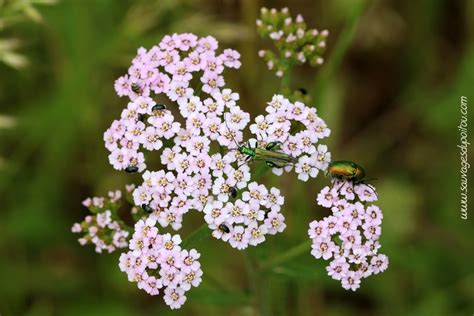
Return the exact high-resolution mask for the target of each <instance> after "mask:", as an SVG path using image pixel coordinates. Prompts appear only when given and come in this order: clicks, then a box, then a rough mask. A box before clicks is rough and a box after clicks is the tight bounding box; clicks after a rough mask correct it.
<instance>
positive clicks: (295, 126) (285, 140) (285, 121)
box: [250, 95, 331, 181]
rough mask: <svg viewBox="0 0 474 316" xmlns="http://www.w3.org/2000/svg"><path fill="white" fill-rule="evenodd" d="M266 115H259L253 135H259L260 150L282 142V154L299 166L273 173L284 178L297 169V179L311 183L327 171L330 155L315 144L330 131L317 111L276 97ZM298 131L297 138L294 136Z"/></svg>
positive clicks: (269, 105)
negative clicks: (309, 180) (293, 132)
mask: <svg viewBox="0 0 474 316" xmlns="http://www.w3.org/2000/svg"><path fill="white" fill-rule="evenodd" d="M266 112H267V113H268V114H267V115H265V116H263V115H259V116H257V117H256V118H255V123H254V124H252V125H250V131H251V132H252V133H253V134H255V135H256V137H257V140H258V143H259V146H260V147H264V146H265V145H266V144H268V143H270V142H279V143H280V144H281V148H280V149H281V151H282V152H284V153H285V154H288V155H290V156H292V157H294V158H297V159H298V162H297V163H296V164H295V165H294V166H293V165H292V164H289V165H288V166H286V167H285V168H273V169H272V171H273V173H275V174H277V175H281V174H282V173H283V170H286V171H290V170H292V169H293V167H294V168H295V171H296V173H297V174H298V179H300V180H302V181H308V179H309V178H310V177H311V178H315V177H316V176H317V175H318V173H319V171H320V170H325V169H326V168H327V166H328V164H329V162H330V161H331V154H330V152H328V148H327V146H326V145H321V144H319V145H318V146H317V147H316V146H315V145H316V143H317V142H318V141H319V140H321V139H324V138H326V137H328V136H329V135H330V133H331V130H330V129H329V128H328V127H327V125H326V123H325V122H324V121H323V120H322V119H321V118H320V117H319V116H318V115H317V113H316V109H315V108H314V107H308V106H306V105H305V104H304V103H301V102H298V101H297V102H295V103H291V102H290V101H289V100H288V99H286V98H285V97H283V96H282V95H275V96H273V98H272V100H271V102H269V103H268V106H267V107H266ZM293 130H297V133H296V134H291V132H292V131H293Z"/></svg>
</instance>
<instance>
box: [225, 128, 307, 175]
mask: <svg viewBox="0 0 474 316" xmlns="http://www.w3.org/2000/svg"><path fill="white" fill-rule="evenodd" d="M225 124H226V126H227V121H225ZM227 130H228V131H230V129H229V126H227ZM231 137H232V140H233V141H234V143H235V145H237V150H238V151H239V152H240V153H241V154H242V155H246V156H247V157H245V162H248V161H254V160H255V161H264V162H265V163H266V164H267V166H269V167H271V168H284V167H286V166H288V165H291V164H295V163H297V162H298V159H296V158H295V157H293V156H290V155H288V154H285V153H282V152H280V151H275V147H277V146H278V145H280V144H281V142H270V143H268V144H267V145H266V146H265V148H259V147H257V145H255V147H252V146H251V145H250V142H249V141H247V146H245V145H240V144H239V143H237V141H236V140H235V138H234V136H233V135H232V134H231ZM245 162H244V163H245Z"/></svg>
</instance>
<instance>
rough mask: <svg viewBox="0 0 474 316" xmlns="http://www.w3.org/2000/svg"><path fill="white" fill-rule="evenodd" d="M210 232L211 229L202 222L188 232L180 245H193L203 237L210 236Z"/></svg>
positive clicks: (184, 246)
mask: <svg viewBox="0 0 474 316" xmlns="http://www.w3.org/2000/svg"><path fill="white" fill-rule="evenodd" d="M211 234H212V232H211V230H210V229H209V227H207V224H206V223H204V224H202V225H201V226H199V227H198V228H196V230H194V231H193V232H192V233H191V234H189V235H188V237H186V238H185V239H184V240H183V241H182V242H181V245H182V246H183V248H186V247H190V246H193V245H195V244H197V243H198V242H199V241H201V240H203V239H204V238H206V237H209V236H211Z"/></svg>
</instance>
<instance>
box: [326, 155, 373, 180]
mask: <svg viewBox="0 0 474 316" xmlns="http://www.w3.org/2000/svg"><path fill="white" fill-rule="evenodd" d="M324 175H325V176H326V177H328V178H333V179H339V180H343V181H352V182H353V183H354V184H359V183H364V182H365V181H367V180H369V179H366V178H365V170H364V168H362V167H361V166H360V165H358V164H356V163H355V162H352V161H347V160H338V161H333V162H331V163H330V164H329V166H328V168H327V169H326V171H325V173H324Z"/></svg>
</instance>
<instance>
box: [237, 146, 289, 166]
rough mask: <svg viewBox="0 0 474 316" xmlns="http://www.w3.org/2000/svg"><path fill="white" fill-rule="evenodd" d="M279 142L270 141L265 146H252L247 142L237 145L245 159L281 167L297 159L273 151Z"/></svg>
mask: <svg viewBox="0 0 474 316" xmlns="http://www.w3.org/2000/svg"><path fill="white" fill-rule="evenodd" d="M278 144H280V142H270V143H268V144H267V145H266V146H265V148H259V147H256V146H255V147H252V146H251V145H250V143H249V142H247V146H240V145H239V148H238V150H239V152H240V153H241V154H242V155H246V156H247V157H246V158H245V161H246V162H247V161H253V160H256V161H264V162H265V163H266V164H267V166H269V167H272V168H283V167H286V166H288V165H290V164H295V163H296V162H297V161H298V159H296V158H295V157H293V156H290V155H288V154H285V153H282V152H279V151H275V150H274V148H275V147H276V146H277V145H278Z"/></svg>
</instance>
